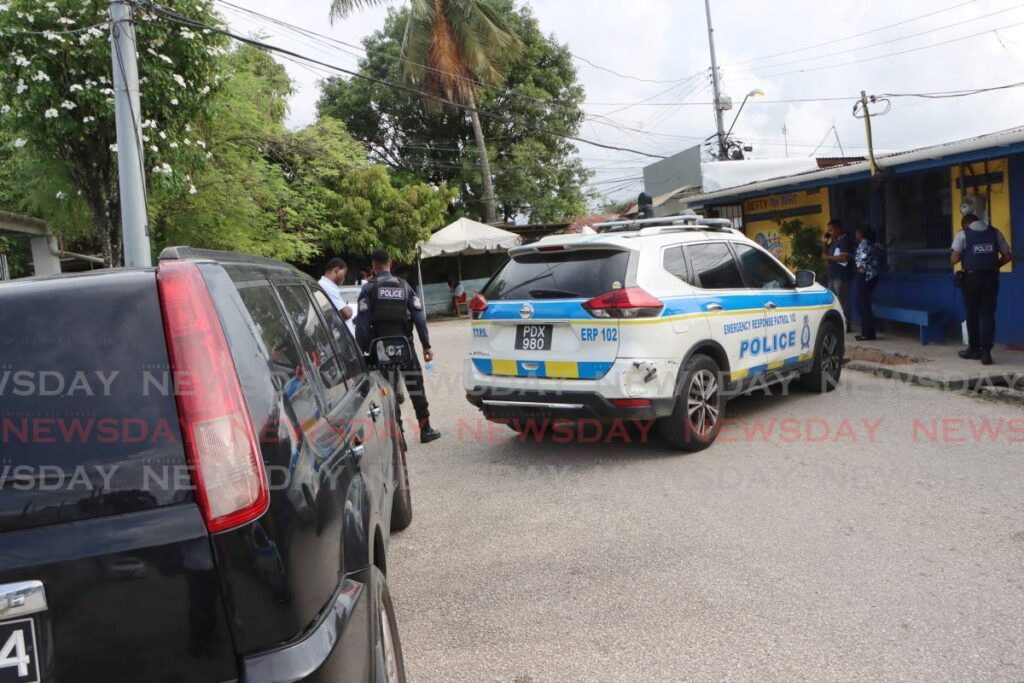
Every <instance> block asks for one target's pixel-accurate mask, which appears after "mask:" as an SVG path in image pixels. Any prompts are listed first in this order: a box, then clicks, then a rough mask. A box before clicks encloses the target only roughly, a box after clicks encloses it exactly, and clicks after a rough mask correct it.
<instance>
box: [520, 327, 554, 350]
mask: <svg viewBox="0 0 1024 683" xmlns="http://www.w3.org/2000/svg"><path fill="white" fill-rule="evenodd" d="M552 327H553V326H552V325H517V326H516V350H517V351H550V350H551V329H552Z"/></svg>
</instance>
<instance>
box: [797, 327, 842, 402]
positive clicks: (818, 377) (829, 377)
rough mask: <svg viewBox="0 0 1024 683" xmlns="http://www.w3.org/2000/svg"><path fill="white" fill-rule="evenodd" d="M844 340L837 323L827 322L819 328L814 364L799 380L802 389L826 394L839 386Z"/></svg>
mask: <svg viewBox="0 0 1024 683" xmlns="http://www.w3.org/2000/svg"><path fill="white" fill-rule="evenodd" d="M844 340H845V335H844V334H843V329H842V327H841V326H840V325H839V324H838V323H836V322H834V321H832V320H829V321H828V322H826V323H824V324H823V325H822V326H821V333H820V334H819V335H818V343H817V344H816V345H815V347H814V363H813V364H812V365H811V370H810V372H808V373H806V374H805V375H803V376H802V377H801V378H800V386H801V388H802V389H804V390H805V391H810V392H813V393H816V394H827V393H828V392H830V391H832V390H833V389H835V388H836V387H837V386H838V385H839V377H840V376H841V375H842V374H843V342H844Z"/></svg>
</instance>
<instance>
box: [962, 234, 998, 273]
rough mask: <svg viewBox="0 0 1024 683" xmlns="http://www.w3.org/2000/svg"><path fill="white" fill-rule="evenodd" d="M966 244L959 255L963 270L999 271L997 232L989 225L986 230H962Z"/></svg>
mask: <svg viewBox="0 0 1024 683" xmlns="http://www.w3.org/2000/svg"><path fill="white" fill-rule="evenodd" d="M964 234H965V235H966V237H967V243H966V246H965V248H964V253H963V254H962V255H961V259H962V260H963V266H964V270H992V271H998V270H999V231H997V230H996V229H995V228H993V227H992V226H991V225H990V226H989V227H988V229H987V230H980V231H979V230H971V229H969V228H968V229H967V230H964Z"/></svg>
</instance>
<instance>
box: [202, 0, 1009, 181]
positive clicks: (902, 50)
mask: <svg viewBox="0 0 1024 683" xmlns="http://www.w3.org/2000/svg"><path fill="white" fill-rule="evenodd" d="M232 1H233V2H234V3H235V4H237V5H240V6H243V7H246V8H248V9H251V10H254V11H256V12H259V13H261V14H264V15H268V16H271V17H274V18H276V19H280V20H283V21H286V22H288V23H291V24H295V25H298V26H301V27H303V28H306V29H309V30H311V31H315V32H317V33H322V34H326V35H329V36H331V37H333V38H335V39H337V40H340V41H345V42H348V43H352V44H359V43H360V41H361V39H362V38H363V37H364V36H366V35H368V34H370V33H372V32H373V31H374V30H376V29H378V28H380V27H381V26H382V25H383V22H384V16H385V13H386V10H385V9H383V8H372V9H369V10H364V11H361V12H358V13H356V14H354V15H353V16H351V17H349V18H346V19H344V20H335V21H334V22H333V23H331V22H330V21H329V19H328V11H327V10H328V5H329V3H328V1H327V0H232ZM530 5H531V6H532V8H533V11H534V13H535V15H536V16H537V18H538V20H539V22H540V26H541V28H542V30H543V31H545V33H547V34H549V35H553V37H554V39H555V40H557V41H559V42H561V43H563V44H566V45H568V47H569V50H570V51H571V52H573V53H574V55H576V56H577V57H578V58H577V59H576V66H577V70H578V73H579V79H580V82H581V83H582V84H583V86H584V87H585V89H586V101H587V104H586V105H585V112H586V114H587V120H586V121H585V123H584V124H583V127H582V129H581V131H580V134H579V136H580V137H582V138H586V139H588V140H593V141H597V142H601V143H604V144H607V145H613V146H619V147H626V148H629V149H631V150H635V151H642V152H647V153H650V154H653V155H661V156H668V155H671V154H674V153H676V152H679V151H681V150H683V149H685V148H687V147H690V146H692V145H695V144H699V143H700V142H701V141H702V140H704V139H705V138H707V137H708V136H709V135H713V134H714V133H715V119H714V110H713V108H712V105H711V101H712V87H711V82H710V80H711V79H710V63H711V62H710V54H709V48H708V35H707V24H706V18H705V11H704V3H703V2H701V1H700V0H682V1H680V0H631V1H630V2H628V3H623V2H621V0H589V1H588V2H581V1H580V0H532V2H530ZM711 5H712V7H711V11H712V21H713V23H714V28H715V43H716V48H717V54H718V65H719V71H720V73H721V79H722V91H723V93H724V94H726V95H728V96H730V97H731V98H732V99H733V102H734V105H735V108H734V109H733V110H732V111H727V112H725V126H726V128H728V127H729V125H730V124H731V123H732V121H733V117H734V116H735V114H736V108H738V107H739V104H740V102H741V101H742V100H743V98H744V95H746V94H747V93H748V92H750V91H752V90H755V89H758V90H761V91H763V92H764V96H763V97H760V98H751V99H750V100H749V101H748V103H747V105H746V107H745V108H744V109H743V111H742V114H741V116H740V117H739V118H738V119H737V121H736V123H735V129H734V133H733V135H734V136H735V137H737V138H739V139H741V140H743V141H744V142H746V143H748V144H751V145H753V147H754V150H753V152H752V154H751V155H750V156H752V157H753V158H778V157H784V156H786V155H787V146H786V144H787V141H788V155H789V156H790V157H797V156H803V157H807V156H809V155H811V154H812V153H813V152H814V150H815V148H817V156H839V155H840V146H839V144H840V143H841V145H842V152H844V153H845V154H846V155H863V154H865V153H866V136H865V130H864V123H863V121H862V120H860V119H857V118H854V116H853V114H852V106H853V104H854V102H855V100H856V99H857V98H859V94H860V91H861V90H865V91H867V93H868V94H869V95H876V96H882V95H883V94H887V93H895V94H906V93H933V92H939V91H950V90H965V89H974V88H986V87H991V86H997V85H1004V84H1009V83H1014V82H1018V81H1024V3H1020V2H1014V1H1013V0H902V1H901V2H892V0H831V1H830V2H821V1H820V0H818V1H813V0H775V1H774V2H761V1H754V0H711ZM220 9H221V11H222V13H223V14H224V16H225V18H226V19H227V20H228V22H229V23H230V24H231V25H232V27H233V28H234V29H235V30H236V31H238V32H241V33H246V34H249V33H257V32H260V33H262V34H263V37H264V39H265V40H267V42H269V43H272V44H274V45H277V46H280V47H285V48H288V49H291V50H294V51H296V52H300V53H302V54H305V55H309V56H312V57H315V58H317V59H321V60H323V61H326V62H329V63H331V64H335V65H337V66H341V67H345V68H350V69H355V68H356V65H357V60H358V56H359V54H358V51H357V50H351V49H348V48H345V49H346V50H348V52H349V54H345V53H342V52H340V51H337V50H329V51H327V50H324V49H322V48H320V47H318V46H317V45H316V44H314V43H311V42H309V41H308V39H297V38H296V37H294V35H291V34H289V33H288V32H287V31H283V30H281V29H280V28H278V27H275V26H274V25H272V24H269V23H267V22H263V21H259V20H257V21H253V20H251V19H243V18H242V14H241V13H239V12H237V11H236V10H230V9H229V8H226V7H224V6H221V7H220ZM925 15H929V16H925ZM897 53H898V54H897ZM584 60H587V61H589V62H592V63H593V64H595V65H597V67H603V69H602V68H597V67H595V66H592V65H591V64H588V63H586V61H584ZM285 64H286V66H287V67H288V71H289V73H290V74H291V76H292V78H293V79H294V80H295V83H296V86H297V92H296V94H295V96H294V97H293V98H292V101H291V104H290V112H289V118H288V124H289V126H291V127H301V126H304V125H307V124H309V123H310V122H312V120H313V119H314V118H315V115H316V108H315V104H316V99H317V96H318V89H317V84H316V82H317V80H318V79H319V78H321V77H322V75H323V74H322V73H317V72H316V71H315V70H311V69H309V68H308V67H303V66H300V65H297V64H294V63H291V62H285ZM608 70H612V71H616V72H618V74H620V75H615V74H613V73H610V72H609V71H608ZM889 99H890V104H891V107H890V108H889V111H888V113H887V114H885V115H884V116H877V117H875V118H873V119H872V120H873V129H874V142H875V149H876V152H879V151H883V152H884V151H897V150H902V149H909V148H914V147H919V146H924V145H930V144H937V143H941V142H947V141H951V140H958V139H962V138H966V137H971V136H973V135H979V134H983V133H988V132H993V131H997V130H1002V129H1005V128H1010V127H1014V126H1018V125H1024V87H1021V88H1010V89H1007V90H1002V91H997V92H988V93H984V94H979V95H974V96H971V97H962V98H956V99H925V98H912V97H892V98H889ZM644 100H647V101H646V102H642V101H644ZM792 100H809V101H792ZM888 106H889V105H883V104H881V103H879V104H878V105H876V106H875V109H877V110H883V109H885V108H886V107H888ZM879 113H881V111H879ZM783 126H785V128H786V130H787V135H786V136H784V135H783V132H782V129H783ZM833 126H835V133H833V132H832V127H833ZM627 128H629V129H634V130H626V129H627ZM836 134H837V135H838V140H839V142H838V143H837V140H836V137H837V135H836ZM823 141H824V142H823ZM819 145H820V147H819ZM577 146H578V148H579V152H580V157H581V158H582V159H583V161H584V163H585V164H586V166H587V167H588V168H590V169H592V170H593V171H594V173H595V175H594V178H593V179H592V181H591V182H592V183H593V185H592V187H593V189H595V190H597V191H599V192H601V193H602V194H604V195H605V197H607V198H608V199H616V200H622V199H631V198H635V196H636V194H637V193H638V192H639V191H640V190H641V189H642V181H641V180H640V179H639V178H640V177H641V175H642V169H643V166H645V165H647V164H649V163H653V162H654V161H656V159H655V158H651V157H645V156H642V155H640V154H637V153H634V152H619V151H611V150H607V149H601V148H598V147H594V146H591V145H588V144H584V143H577Z"/></svg>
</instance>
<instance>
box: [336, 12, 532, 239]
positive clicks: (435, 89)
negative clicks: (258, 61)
mask: <svg viewBox="0 0 1024 683" xmlns="http://www.w3.org/2000/svg"><path fill="white" fill-rule="evenodd" d="M387 2H388V0H331V17H332V18H334V17H340V18H344V17H345V16H347V15H348V14H349V13H351V12H352V11H354V10H356V9H360V8H363V7H367V6H371V5H381V4H386V3H387ZM495 9H496V8H495V6H494V5H493V3H492V1H491V0H410V3H409V8H408V9H407V10H406V11H405V12H403V14H402V17H403V20H404V21H403V29H402V31H403V39H402V48H401V50H400V52H399V55H400V57H401V59H402V69H401V71H400V74H401V78H402V80H403V81H404V82H405V83H406V84H408V85H410V86H412V87H414V88H417V89H419V90H422V91H423V92H424V93H426V95H427V97H426V99H425V102H426V104H427V105H428V108H431V109H437V108H439V107H438V104H439V103H438V99H437V98H438V97H443V98H445V99H447V100H449V101H452V102H456V103H458V104H462V105H465V106H466V109H467V111H468V112H469V119H470V124H471V125H472V129H473V139H474V143H475V145H476V149H477V161H478V163H479V165H480V176H481V184H482V187H483V192H484V203H485V207H486V212H485V217H486V220H487V221H488V222H490V223H493V222H494V220H495V216H496V211H495V201H494V187H493V177H492V175H491V167H490V157H489V156H488V154H487V143H486V138H485V136H484V130H483V126H482V125H481V123H480V114H479V112H478V111H477V102H478V100H479V87H480V85H497V84H498V83H501V82H502V80H503V79H504V68H505V64H506V62H507V61H508V60H509V59H510V58H512V57H513V56H514V55H515V54H516V53H517V52H518V51H519V48H520V41H519V39H518V37H517V36H516V34H515V32H514V31H513V30H512V28H511V27H510V26H509V25H508V24H507V23H506V17H505V16H503V15H502V14H500V13H499V12H497V11H495Z"/></svg>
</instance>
